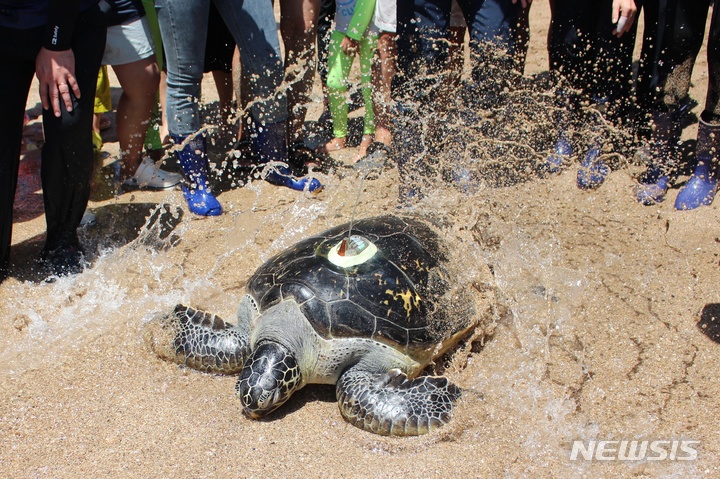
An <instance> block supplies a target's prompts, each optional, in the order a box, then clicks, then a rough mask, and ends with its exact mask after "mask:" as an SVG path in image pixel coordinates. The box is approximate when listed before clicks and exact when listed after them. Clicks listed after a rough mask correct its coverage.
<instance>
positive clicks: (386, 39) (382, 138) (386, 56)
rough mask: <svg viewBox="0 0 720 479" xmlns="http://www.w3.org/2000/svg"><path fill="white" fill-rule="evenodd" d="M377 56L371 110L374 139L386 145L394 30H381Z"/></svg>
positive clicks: (393, 64)
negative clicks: (373, 112)
mask: <svg viewBox="0 0 720 479" xmlns="http://www.w3.org/2000/svg"><path fill="white" fill-rule="evenodd" d="M377 51H378V57H377V61H376V62H375V64H374V65H373V86H374V89H375V91H374V98H373V110H374V111H375V141H378V142H380V143H383V144H385V145H387V146H389V145H390V143H391V142H392V132H391V130H390V125H391V122H392V119H391V117H390V105H391V103H392V98H391V96H390V93H391V86H392V81H393V78H394V77H395V68H396V59H397V47H396V42H395V33H394V32H382V33H380V36H379V37H378V44H377Z"/></svg>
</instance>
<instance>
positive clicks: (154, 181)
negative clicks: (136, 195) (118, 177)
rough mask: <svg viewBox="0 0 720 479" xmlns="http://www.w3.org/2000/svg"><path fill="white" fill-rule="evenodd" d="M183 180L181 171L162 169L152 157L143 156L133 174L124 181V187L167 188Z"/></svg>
mask: <svg viewBox="0 0 720 479" xmlns="http://www.w3.org/2000/svg"><path fill="white" fill-rule="evenodd" d="M181 181H182V175H181V174H180V173H171V172H169V171H165V170H161V169H160V168H159V167H158V166H157V164H156V163H155V162H154V161H153V160H152V159H150V158H147V157H146V158H143V160H142V162H141V163H140V166H138V169H137V171H136V172H135V174H134V175H133V176H131V177H130V178H128V179H126V180H125V181H123V188H127V189H138V188H139V189H149V190H166V189H168V188H173V187H174V186H175V185H177V184H178V183H180V182H181Z"/></svg>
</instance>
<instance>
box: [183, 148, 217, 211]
mask: <svg viewBox="0 0 720 479" xmlns="http://www.w3.org/2000/svg"><path fill="white" fill-rule="evenodd" d="M186 138H187V137H182V136H176V135H172V140H173V141H174V142H175V144H176V145H179V144H181V143H182V142H183V141H185V139H186ZM175 155H176V156H177V159H178V161H179V162H180V166H182V169H183V172H184V173H185V180H186V181H185V184H183V187H182V191H183V196H184V197H185V201H187V204H188V208H190V211H192V212H193V213H195V214H196V215H200V216H220V215H221V214H222V206H221V205H220V202H219V201H218V200H217V198H215V196H213V194H212V193H211V192H210V183H209V181H208V178H207V174H208V168H209V166H208V160H207V147H206V142H205V137H204V136H203V135H202V134H198V135H197V136H195V137H194V138H193V139H191V140H190V141H188V143H187V144H186V145H185V146H183V148H182V149H181V150H177V151H176V152H175Z"/></svg>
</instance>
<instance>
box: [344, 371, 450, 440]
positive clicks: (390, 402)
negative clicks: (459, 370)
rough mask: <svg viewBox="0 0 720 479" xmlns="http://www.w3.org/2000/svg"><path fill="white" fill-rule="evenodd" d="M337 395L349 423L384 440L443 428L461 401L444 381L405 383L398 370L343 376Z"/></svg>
mask: <svg viewBox="0 0 720 479" xmlns="http://www.w3.org/2000/svg"><path fill="white" fill-rule="evenodd" d="M336 392H337V398H338V403H339V406H340V412H341V413H342V415H343V416H344V417H345V419H346V420H347V421H348V422H350V423H351V424H353V425H355V426H357V427H359V428H361V429H364V430H366V431H369V432H374V433H376V434H382V435H385V436H418V435H420V434H426V433H428V432H430V431H432V430H434V429H436V428H438V427H440V426H442V425H443V424H446V423H447V422H448V421H449V420H450V418H451V416H452V409H453V406H454V404H455V401H457V399H458V398H459V397H460V388H459V387H457V386H455V385H454V384H452V383H451V382H450V381H448V379H447V378H444V377H438V376H422V377H418V378H415V379H408V377H407V376H406V375H405V374H404V373H403V372H402V371H400V370H399V369H391V370H390V371H388V372H387V373H385V374H376V373H372V372H369V371H367V370H364V369H362V368H361V367H359V366H354V367H352V368H350V369H349V370H347V371H346V372H345V373H343V375H342V376H341V377H340V379H339V380H338V383H337V390H336Z"/></svg>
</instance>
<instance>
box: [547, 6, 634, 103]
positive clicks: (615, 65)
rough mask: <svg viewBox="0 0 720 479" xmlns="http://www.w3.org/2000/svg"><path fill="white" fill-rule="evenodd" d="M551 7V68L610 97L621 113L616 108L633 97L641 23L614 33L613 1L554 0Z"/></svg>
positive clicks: (587, 90) (590, 90) (593, 94)
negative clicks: (634, 57) (634, 61)
mask: <svg viewBox="0 0 720 479" xmlns="http://www.w3.org/2000/svg"><path fill="white" fill-rule="evenodd" d="M636 3H641V2H636ZM552 6H553V9H552V22H551V24H550V34H549V39H548V50H549V56H550V69H551V71H553V72H554V73H555V74H557V75H558V76H559V77H561V78H563V79H564V80H565V81H567V82H568V83H569V84H570V86H571V87H572V88H574V89H577V90H581V91H582V92H583V93H584V94H585V95H587V96H588V97H591V98H596V99H603V100H608V101H610V102H611V103H613V104H614V105H612V106H614V107H615V108H614V110H616V111H615V114H617V115H622V114H623V113H624V111H617V110H624V108H622V106H623V105H626V104H629V103H631V101H632V100H631V94H632V53H633V46H634V44H635V33H636V30H637V22H635V24H634V25H633V27H632V29H631V30H630V31H628V32H626V33H625V34H624V35H623V36H622V37H620V38H618V37H616V36H614V35H613V33H612V32H613V30H614V28H615V25H613V23H612V1H611V0H582V1H578V0H554V2H553V3H552ZM618 107H619V108H618Z"/></svg>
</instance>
